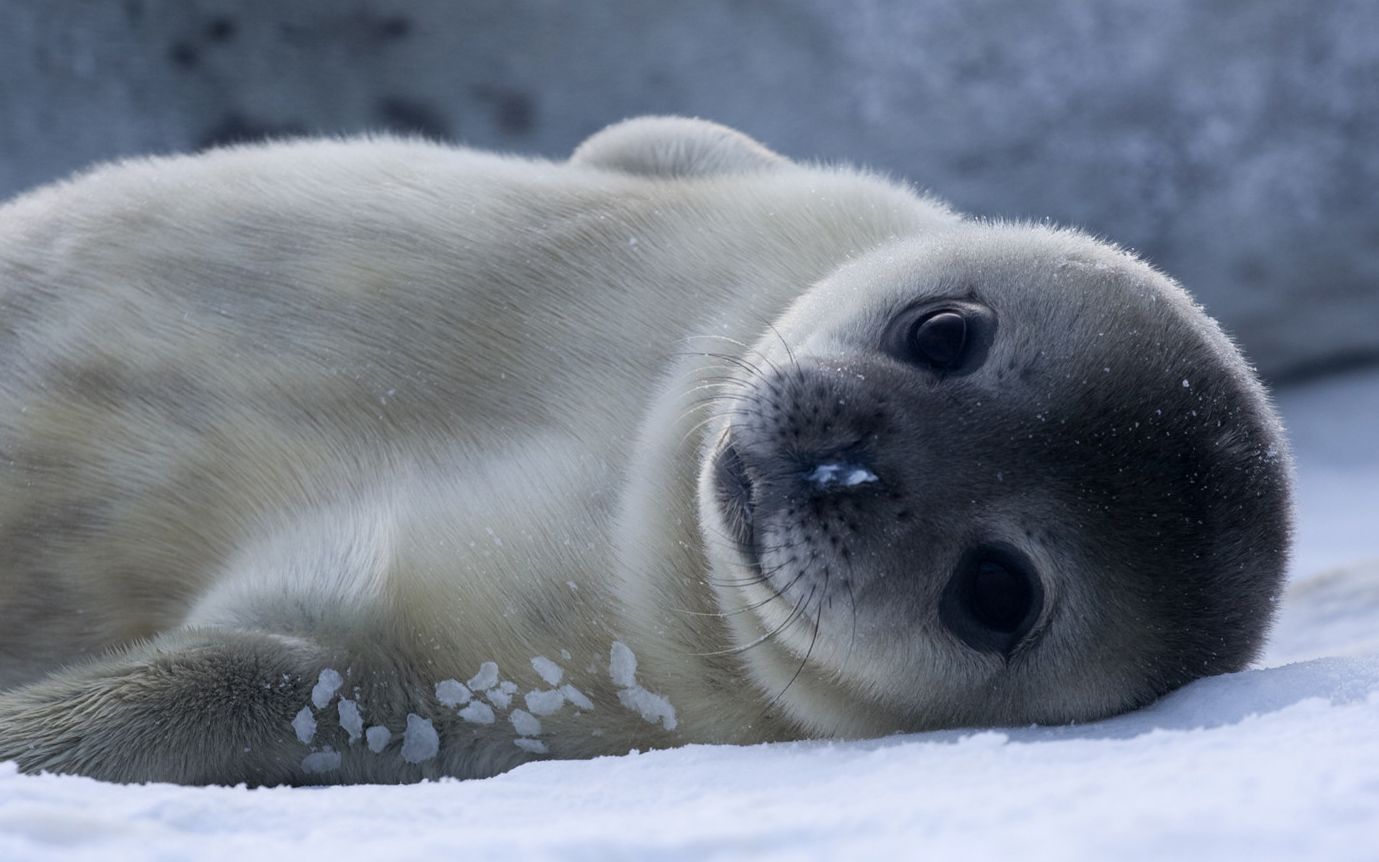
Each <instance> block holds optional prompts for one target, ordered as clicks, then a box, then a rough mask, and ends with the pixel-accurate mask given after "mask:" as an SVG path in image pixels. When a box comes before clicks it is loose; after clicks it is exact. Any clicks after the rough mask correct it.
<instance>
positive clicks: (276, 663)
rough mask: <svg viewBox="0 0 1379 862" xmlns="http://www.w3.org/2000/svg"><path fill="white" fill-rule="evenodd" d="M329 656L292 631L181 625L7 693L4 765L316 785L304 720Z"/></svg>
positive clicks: (2, 703) (1, 720)
mask: <svg viewBox="0 0 1379 862" xmlns="http://www.w3.org/2000/svg"><path fill="white" fill-rule="evenodd" d="M325 660H326V656H325V655H324V654H322V653H321V652H320V651H319V650H318V649H317V648H316V647H314V646H313V645H311V644H309V643H307V642H304V641H298V640H295V639H290V638H279V637H275V636H272V635H266V634H257V633H252V632H238V631H227V630H220V629H184V630H179V631H175V632H171V633H168V634H166V635H163V636H160V637H159V638H157V639H156V640H153V641H149V642H146V643H143V644H139V645H136V646H133V647H130V648H128V649H126V650H123V651H121V652H120V653H118V654H115V655H111V656H108V657H103V658H100V659H95V660H93V661H90V662H87V663H84V664H80V665H75V666H73V667H70V668H68V669H66V670H63V671H61V672H58V673H54V674H52V675H50V676H49V677H47V678H46V679H43V680H41V681H39V682H36V683H33V684H30V685H26V686H22V687H20V688H16V689H11V690H8V691H5V692H3V693H0V760H16V761H18V762H19V766H20V768H21V769H23V770H24V771H26V772H38V771H48V772H66V773H78V774H81V775H86V776H91V777H93V778H101V779H106V780H111V781H128V782H141V781H170V782H176V783H182V784H235V783H239V782H246V783H249V784H254V785H263V784H284V783H288V784H295V783H304V782H309V781H311V780H313V779H312V775H311V770H310V769H309V768H304V765H303V764H304V761H305V760H306V757H305V756H306V755H309V754H310V753H311V750H310V749H309V748H307V747H306V746H305V745H304V744H303V742H302V740H301V739H300V738H299V737H298V734H297V732H296V731H295V730H294V726H293V719H294V717H295V716H296V715H297V714H298V713H299V711H300V710H301V709H302V707H303V704H305V703H309V702H310V700H311V691H312V688H313V686H314V685H315V684H316V683H317V682H318V671H319V670H320V668H321V667H323V663H324V662H325ZM317 762H319V759H318V761H317ZM306 763H307V766H308V767H309V766H310V765H311V762H310V761H307V762H306Z"/></svg>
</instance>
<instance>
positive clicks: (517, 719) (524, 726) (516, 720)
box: [508, 709, 541, 736]
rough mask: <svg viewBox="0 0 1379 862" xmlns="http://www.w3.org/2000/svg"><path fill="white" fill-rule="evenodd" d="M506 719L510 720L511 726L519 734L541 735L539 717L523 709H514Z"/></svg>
mask: <svg viewBox="0 0 1379 862" xmlns="http://www.w3.org/2000/svg"><path fill="white" fill-rule="evenodd" d="M508 721H510V722H512V727H513V729H514V730H516V731H517V734H518V735H519V736H540V735H541V719H539V718H537V717H536V716H534V715H532V714H531V713H530V712H527V711H526V710H525V709H514V710H513V711H512V714H511V715H509V716H508Z"/></svg>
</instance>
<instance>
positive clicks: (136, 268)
mask: <svg viewBox="0 0 1379 862" xmlns="http://www.w3.org/2000/svg"><path fill="white" fill-rule="evenodd" d="M0 367H3V368H4V372H5V373H4V374H3V375H0V454H2V455H3V457H0V623H2V624H0V687H4V690H3V691H0V759H15V760H17V761H18V762H19V765H20V767H21V768H22V769H25V770H29V771H37V770H50V771H56V772H75V773H82V774H86V775H91V776H95V777H100V778H106V779H114V780H123V781H142V780H161V781H175V782H186V783H237V782H247V783H250V784H281V783H312V782H361V781H412V780H418V779H422V778H429V777H437V776H443V775H452V776H465V777H472V776H486V775H491V774H494V773H496V772H500V771H502V770H505V769H508V768H511V767H513V766H515V765H517V764H520V763H522V762H525V761H527V760H530V759H533V758H542V757H589V756H594V755H598V754H612V753H620V752H625V751H627V750H629V749H631V748H647V747H661V746H671V745H678V744H684V743H689V742H704V743H752V742H759V741H767V740H777V739H798V738H804V737H814V736H833V737H855V736H863V735H872V734H881V733H888V732H894V731H901V730H919V729H926V728H936V727H947V726H957V725H970V726H979V725H993V724H1008V723H1028V722H1066V721H1077V720H1088V719H1095V718H1098V717H1101V716H1105V715H1109V714H1112V713H1115V712H1118V711H1121V710H1125V709H1130V708H1133V707H1135V706H1137V705H1140V704H1143V703H1146V702H1148V701H1150V700H1151V699H1153V698H1154V697H1156V696H1157V695H1159V694H1162V693H1163V692H1165V691H1167V690H1169V689H1171V688H1173V687H1175V686H1178V685H1181V684H1183V683H1185V682H1187V681H1188V680H1191V679H1194V678H1196V677H1199V676H1202V675H1205V674H1212V673H1219V672H1223V671H1229V670H1234V669H1237V668H1239V667H1241V666H1242V665H1243V664H1245V663H1246V662H1248V661H1249V659H1250V657H1251V656H1252V655H1253V654H1254V653H1255V651H1256V650H1257V649H1258V647H1259V645H1260V642H1261V640H1262V638H1263V635H1264V633H1265V630H1266V628H1267V626H1268V620H1269V618H1270V613H1271V610H1272V607H1273V604H1274V602H1275V597H1276V595H1277V593H1278V589H1279V584H1280V582H1281V578H1282V573H1283V570H1284V565H1285V561H1286V560H1285V558H1286V551H1287V542H1288V523H1289V508H1288V507H1289V460H1288V455H1287V450H1286V446H1285V442H1284V438H1283V434H1282V431H1281V428H1280V426H1279V423H1278V420H1277V417H1276V416H1275V414H1274V412H1273V410H1272V408H1271V406H1270V404H1269V401H1268V398H1267V397H1266V394H1265V392H1264V390H1263V389H1262V388H1261V386H1260V384H1259V382H1258V381H1257V380H1256V378H1255V375H1254V374H1253V373H1252V371H1251V370H1250V368H1249V367H1248V366H1247V365H1246V364H1245V362H1244V361H1243V360H1242V359H1241V357H1240V355H1239V353H1238V351H1237V350H1236V349H1235V348H1234V346H1233V345H1232V344H1231V343H1230V341H1229V340H1228V339H1227V338H1226V337H1225V336H1224V335H1223V334H1222V332H1221V331H1220V329H1219V328H1218V327H1217V326H1216V325H1215V324H1214V323H1213V322H1212V321H1211V320H1210V319H1209V318H1208V317H1207V316H1206V315H1205V314H1204V313H1203V312H1202V311H1201V309H1199V308H1197V307H1196V306H1195V305H1193V303H1192V302H1191V300H1190V299H1189V298H1188V297H1187V295H1186V294H1185V293H1184V292H1183V291H1182V290H1181V288H1179V287H1178V286H1177V285H1176V284H1175V283H1173V282H1172V281H1171V280H1170V279H1168V278H1166V277H1165V276H1163V275H1162V274H1160V273H1158V272H1156V271H1154V270H1153V269H1152V268H1151V267H1149V266H1148V265H1146V264H1145V263H1143V262H1141V261H1139V260H1137V259H1136V258H1135V257H1134V256H1133V255H1130V254H1128V253H1126V252H1124V251H1121V250H1119V249H1117V248H1115V247H1113V246H1110V245H1108V244H1106V243H1103V242H1098V241H1096V240H1094V239H1092V238H1090V237H1087V236H1086V235H1083V234H1081V233H1078V232H1076V231H1072V230H1065V229H1054V228H1050V227H1046V226H1040V225H1028V224H1004V223H988V222H981V221H974V220H968V219H964V218H962V217H960V216H958V215H956V214H954V213H953V212H951V211H950V210H949V209H948V208H947V207H945V206H944V205H943V204H941V203H939V202H937V201H935V200H933V199H931V198H928V197H926V196H924V195H920V194H917V193H915V192H914V191H913V190H911V189H909V188H907V187H905V186H903V185H900V184H897V183H894V182H891V181H888V180H886V179H883V178H881V177H878V176H875V175H873V174H869V173H867V172H864V171H859V170H855V169H852V168H847V167H820V166H812V165H801V164H796V163H793V162H791V161H789V160H787V159H785V158H783V157H781V156H779V155H777V154H775V153H773V152H771V151H770V150H768V149H766V148H765V147H763V146H762V145H760V144H758V143H756V142H755V141H752V140H751V139H749V138H747V137H745V136H743V135H741V134H739V133H737V132H734V131H732V130H729V129H725V128H723V127H721V126H716V125H713V124H710V123H705V122H702V121H695V120H687V119H679V118H643V119H639V120H632V121H629V122H626V123H623V124H619V125H615V126H612V127H610V128H608V129H605V130H604V131H602V132H600V133H598V134H596V135H595V136H594V137H593V138H591V139H590V140H588V141H586V142H585V143H584V144H582V145H581V146H580V147H579V148H578V149H577V150H576V151H575V153H574V154H573V156H572V157H571V158H570V159H569V160H568V161H565V162H551V161H544V160H538V159H524V158H515V157H505V156H497V155H491V154H486V153H481V152H476V151H472V150H466V149H457V148H452V147H447V146H441V145H437V144H432V143H425V142H420V141H414V140H399V139H394V138H373V139H363V140H354V141H322V140H308V141H295V142H285V143H273V144H268V145H262V146H242V147H233V148H228V149H223V150H217V151H213V152H210V153H206V154H203V155H199V156H194V157H172V158H158V159H147V160H136V161H130V162H124V163H121V164H117V165H113V166H106V167H101V168H97V169H96V170H94V171H92V172H90V173H87V174H85V175H83V176H80V177H77V178H76V179H74V180H71V181H69V182H65V183H60V184H56V185H53V186H49V187H46V188H42V189H39V190H36V191H34V192H32V193H29V194H28V195H25V196H23V197H20V198H18V199H17V200H15V201H13V202H11V203H9V204H8V205H6V206H5V207H4V208H3V209H0Z"/></svg>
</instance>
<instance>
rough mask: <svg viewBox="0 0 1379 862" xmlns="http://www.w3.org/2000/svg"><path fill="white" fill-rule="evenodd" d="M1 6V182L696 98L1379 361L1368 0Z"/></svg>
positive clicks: (505, 134) (1334, 359)
mask: <svg viewBox="0 0 1379 862" xmlns="http://www.w3.org/2000/svg"><path fill="white" fill-rule="evenodd" d="M0 21H3V22H4V25H3V26H0V195H8V194H10V193H13V192H16V191H19V190H21V189H23V188H25V187H27V186H30V185H33V184H36V183H39V182H44V181H47V180H50V179H54V178H56V177H60V176H63V175H65V174H67V173H68V172H70V171H72V170H74V169H76V168H79V167H81V166H83V165H86V164H88V163H90V162H92V161H96V160H101V159H108V158H112V157H116V156H122V155H131V154H137V153H145V152H169V151H184V150H194V149H197V148H201V147H208V146H215V145H217V144H224V143H229V142H234V141H244V140H251V139H255V138H259V137H263V136H274V135H293V134H301V133H338V132H349V131H360V130H366V129H391V130H395V131H405V132H415V133H419V134H423V135H428V136H431V137H436V138H444V139H451V140H456V141H462V142H464V143H469V144H473V145H475V146H481V147H491V148H497V149H504V150H512V151H518V152H526V153H540V154H546V155H551V156H562V155H564V154H566V153H568V152H569V150H570V149H571V148H572V147H573V146H574V145H575V144H576V143H578V141H579V140H580V139H582V138H583V137H584V136H585V135H588V134H589V133H591V132H593V131H595V130H597V129H598V128H600V127H601V126H603V125H605V124H606V123H608V122H611V121H613V120H617V119H620V118H622V117H626V116H629V115H634V114H640V113H648V112H658V113H672V112H673V113H685V114H697V115H701V116H706V117H710V118H713V119H717V120H720V121H722V122H725V123H727V124H729V125H732V126H736V127H738V128H740V129H742V130H744V131H746V132H748V133H749V134H752V135H754V136H756V137H758V138H760V139H761V140H763V141H765V142H766V143H768V144H769V145H771V146H772V147H774V148H776V149H778V150H780V151H782V152H784V153H786V154H788V155H792V156H796V157H801V158H815V157H817V158H823V159H847V160H851V161H855V162H860V163H865V164H869V165H872V166H875V167H877V168H880V169H883V170H886V171H888V172H890V173H892V174H895V175H899V176H904V177H908V178H910V179H911V180H913V181H914V182H915V183H917V184H918V185H921V186H923V187H925V188H929V189H932V190H933V191H934V192H936V193H937V194H939V195H941V196H942V197H945V198H947V199H949V200H951V201H952V202H953V203H954V204H955V205H956V206H958V207H959V208H961V209H963V210H965V211H968V212H973V213H978V214H983V215H988V216H999V217H1007V218H1045V217H1047V218H1051V219H1053V220H1054V221H1057V222H1063V223H1071V224H1077V225H1081V226H1083V227H1085V228H1087V229H1089V230H1091V231H1093V232H1095V233H1097V234H1100V235H1102V236H1105V237H1107V238H1110V239H1112V240H1115V241H1117V242H1119V243H1121V244H1123V245H1127V246H1131V247H1134V248H1136V249H1138V250H1140V251H1142V252H1143V253H1144V254H1145V255H1146V256H1148V257H1149V258H1150V259H1151V260H1153V261H1154V262H1155V263H1156V264H1158V265H1159V266H1160V267H1162V268H1163V269H1165V270H1166V271H1168V272H1169V273H1171V274H1173V275H1174V276H1177V277H1178V278H1180V279H1181V280H1182V281H1183V282H1184V283H1185V284H1186V285H1187V286H1188V287H1189V288H1190V289H1191V290H1193V291H1194V292H1195V293H1196V294H1197V295H1198V297H1199V298H1200V299H1201V300H1202V302H1203V303H1204V304H1205V305H1206V306H1207V308H1208V310H1209V311H1211V312H1212V313H1213V314H1215V315H1216V316H1218V317H1219V318H1220V319H1221V320H1222V321H1223V323H1225V325H1226V326H1227V328H1228V329H1229V330H1231V331H1232V332H1233V333H1234V334H1235V335H1237V337H1239V338H1240V340H1241V341H1242V342H1243V343H1244V345H1245V347H1246V349H1247V352H1248V353H1249V354H1250V355H1251V357H1252V358H1253V359H1254V360H1255V361H1256V362H1257V363H1258V364H1259V365H1260V367H1261V368H1262V370H1264V371H1265V372H1266V373H1267V374H1269V375H1271V376H1273V377H1274V378H1275V379H1278V380H1286V379H1290V378H1298V377H1301V376H1307V375H1311V374H1315V373H1319V372H1324V371H1326V370H1330V369H1335V368H1338V367H1343V366H1347V365H1354V364H1363V363H1367V362H1379V194H1377V193H1376V191H1377V190H1379V183H1377V182H1376V181H1377V180H1379V146H1376V143H1379V39H1376V38H1375V34H1376V33H1379V4H1375V3H1371V2H1368V0H1352V2H1344V0H1313V2H1309V3H1305V4H1303V3H1295V2H1290V0H1254V2H1244V0H1241V2H1215V3H1202V2H1197V0H1159V2H1129V0H1108V2H1101V3H1087V2H1084V0H1054V2H1047V3H1039V4H1030V3H1026V2H1023V0H996V2H987V3H968V2H963V0H936V2H928V3H916V2H910V0H860V2H855V3H847V4H843V3H835V2H830V0H802V2H789V3H785V2H742V0H700V2H696V3H672V2H630V0H628V2H616V0H614V2H609V0H600V2H594V0H587V2H581V3H561V2H558V0H547V2H537V0H479V2H465V3H454V2H448V0H387V2H383V0H378V2H349V3H342V2H338V0H311V2H307V1H306V0H300V2H294V3H280V2H276V0H274V2H269V0H122V2H113V0H112V2H105V3H89V2H77V0H47V2H45V0H0Z"/></svg>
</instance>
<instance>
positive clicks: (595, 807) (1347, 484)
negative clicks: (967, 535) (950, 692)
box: [0, 374, 1379, 862]
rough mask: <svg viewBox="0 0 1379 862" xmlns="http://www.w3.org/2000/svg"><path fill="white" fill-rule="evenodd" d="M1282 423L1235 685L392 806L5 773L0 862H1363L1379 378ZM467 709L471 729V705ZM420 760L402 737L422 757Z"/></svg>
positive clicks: (465, 789) (493, 675) (504, 779)
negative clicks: (1062, 713) (1270, 513)
mask: <svg viewBox="0 0 1379 862" xmlns="http://www.w3.org/2000/svg"><path fill="white" fill-rule="evenodd" d="M1279 403H1280V406H1281V407H1282V409H1283V411H1284V413H1285V416H1286V418H1287V420H1288V424H1289V428H1290V433H1291V434H1292V436H1293V439H1294V441H1295V446H1296V451H1295V454H1296V456H1297V461H1298V480H1299V488H1298V491H1299V502H1300V505H1301V513H1300V519H1299V525H1298V526H1299V530H1298V548H1297V553H1296V556H1295V562H1294V567H1293V587H1292V590H1291V592H1290V594H1289V597H1288V599H1287V600H1286V602H1285V605H1284V610H1283V613H1282V615H1281V617H1280V620H1279V622H1278V625H1277V626H1276V628H1275V632H1274V637H1273V640H1272V643H1271V645H1270V647H1269V649H1268V651H1267V653H1266V655H1265V657H1264V659H1263V660H1262V661H1261V663H1260V667H1259V668H1258V669H1255V670H1250V671H1246V672H1243V673H1239V674H1232V675H1228V676H1221V677H1215V678H1212V679H1206V680H1200V681H1198V682H1196V683H1194V684H1192V685H1190V686H1187V687H1186V688H1184V689H1182V690H1181V691H1178V692H1175V693H1174V694H1172V695H1170V696H1168V697H1166V698H1164V699H1163V700H1161V701H1159V702H1158V703H1156V704H1154V705H1153V706H1151V707H1149V708H1147V709H1143V710H1140V711H1138V712H1135V713H1132V714H1130V715H1124V716H1120V717H1118V718H1115V719H1111V720H1109V721H1103V722H1096V723H1093V724H1086V725H1079V726H1069V727H1042V728H1034V727H1031V728H1017V729H1008V730H1001V731H975V732H974V731H947V732H941V733H929V734H915V735H908V736H896V737H890V738H886V739H881V740H870V741H865V742H851V743H794V744H784V745H764V746H754V747H749V748H739V747H729V746H691V747H688V748H682V749H678V750H674V751H659V752H649V753H643V754H630V755H627V756H624V757H611V758H601V759H598V760H592V761H582V762H580V761H569V762H543V763H533V764H529V765H527V766H523V767H521V768H519V769H516V770H514V771H512V772H510V773H508V774H506V775H501V776H498V777H496V778H492V779H488V780H484V781H467V782H461V781H442V782H438V783H428V784H420V785H412V786H404V787H333V788H323V789H288V788H274V789H264V790H246V789H244V788H220V787H210V788H183V787H173V786H168V785H146V786H118V785H109V784H102V783H100V782H96V781H91V780H89V779H85V778H76V777H70V776H49V775H42V776H22V775H19V774H18V772H17V771H16V770H15V768H14V766H13V765H12V764H5V765H0V860H6V862H27V860H38V859H45V860H46V859H55V858H63V859H77V860H84V859H90V860H102V862H105V860H136V859H137V860H143V859H150V860H153V859H158V860H162V859H169V860H171V859H187V858H195V859H203V860H235V862H241V860H242V859H244V858H297V857H304V856H305V855H306V854H312V858H317V854H322V853H323V854H325V855H326V857H327V858H332V859H337V860H339V859H370V860H377V859H394V858H449V857H454V858H464V859H466V860H471V859H503V860H512V859H528V858H537V859H576V860H617V859H643V858H654V859H665V860H682V859H683V860H699V859H737V858H754V859H772V860H777V859H778V860H794V859H863V858H881V859H885V860H890V859H929V858H932V859H960V858H973V859H989V858H1001V859H1010V860H1020V862H1030V861H1031V860H1045V859H1047V860H1076V859H1098V860H1100V859H1117V860H1122V859H1124V860H1137V859H1163V858H1175V859H1176V858H1210V859H1248V860H1251V862H1258V860H1267V859H1308V860H1313V859H1315V860H1379V530H1376V529H1374V527H1375V523H1374V519H1375V514H1376V513H1377V512H1379V446H1377V445H1376V443H1375V440H1376V438H1377V437H1379V434H1376V430H1379V428H1377V426H1379V374H1368V375H1356V376H1351V377H1348V378H1345V379H1337V380H1334V381H1329V382H1325V383H1321V384H1317V385H1313V386H1310V387H1307V388H1305V389H1300V390H1297V391H1293V392H1285V393H1283V395H1282V396H1281V397H1280V398H1279ZM1365 561H1368V562H1365ZM630 653H631V651H630V650H629V651H627V653H626V654H623V653H622V652H621V651H618V650H616V649H615V650H614V652H613V654H611V655H610V659H611V660H612V663H613V665H615V668H614V673H615V675H616V676H617V677H618V679H619V681H620V684H621V685H622V686H624V687H626V688H627V689H628V690H631V691H641V692H645V689H641V687H640V686H638V685H637V683H636V677H635V674H636V659H635V656H632V655H631V654H630ZM551 664H552V666H554V662H552V663H551ZM545 669H546V670H547V671H548V672H550V671H551V668H549V667H547V668H545ZM544 676H545V675H544V674H543V677H544ZM551 676H552V677H554V673H553V672H552V673H551ZM546 681H547V683H548V684H549V685H551V686H552V688H553V689H554V688H555V686H556V684H557V683H558V682H559V678H558V677H556V678H554V679H547V680H546ZM325 682H326V684H327V685H329V684H330V683H331V682H332V681H331V680H325ZM501 685H502V681H500V678H499V675H498V669H497V668H496V667H494V668H492V669H489V668H487V667H486V668H484V669H483V670H482V671H481V672H480V674H479V675H478V676H476V677H475V678H474V679H472V680H470V681H469V685H468V687H469V688H470V689H473V690H474V692H475V694H476V695H477V694H478V692H480V691H486V692H487V693H486V696H487V697H492V696H493V695H494V694H499V695H501V694H503V690H502V688H501ZM456 686H458V683H457V684H456ZM560 690H561V691H563V692H564V693H565V697H566V698H567V699H568V700H569V701H571V702H572V703H576V704H578V701H577V699H576V697H575V696H574V695H576V694H577V692H574V691H573V690H572V689H571V687H569V686H564V687H562V688H561V689H560ZM446 693H447V694H459V689H458V687H456V688H455V690H454V691H450V690H449V688H447V691H446ZM645 693H646V694H648V695H650V694H651V693H650V692H645ZM508 694H509V695H511V692H508ZM579 697H581V698H582V697H583V696H582V695H579ZM466 708H467V709H472V710H474V711H475V715H474V717H473V718H472V719H471V720H483V718H487V720H488V721H493V714H492V710H491V709H489V708H488V707H487V705H486V704H484V703H482V702H481V701H479V700H477V699H475V700H472V701H470V703H469V704H468V706H467V707H466ZM480 708H482V709H480ZM483 713H486V715H483ZM342 714H343V713H342ZM462 714H463V713H462ZM531 718H532V721H536V718H535V716H531ZM649 720H653V719H649ZM538 724H539V723H538ZM527 729H528V730H531V729H533V728H530V727H529V728H527ZM301 730H305V728H304V727H303V728H301ZM409 730H412V728H411V726H410V723H409ZM378 732H381V733H384V734H386V733H387V731H386V730H385V729H383V728H377V727H374V728H369V730H368V731H367V733H366V736H367V738H368V741H369V743H370V745H371V746H372V745H373V744H374V743H375V742H376V736H377V735H378ZM426 742H427V735H426V733H425V728H422V727H420V726H419V725H418V727H417V728H416V729H415V731H413V743H414V745H416V746H418V752H419V753H424V750H425V749H426V747H427V745H426ZM520 742H522V743H523V744H525V745H530V746H532V747H533V748H535V747H536V746H539V745H541V743H540V741H539V740H536V739H526V740H520ZM323 754H326V755H329V754H330V752H323Z"/></svg>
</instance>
